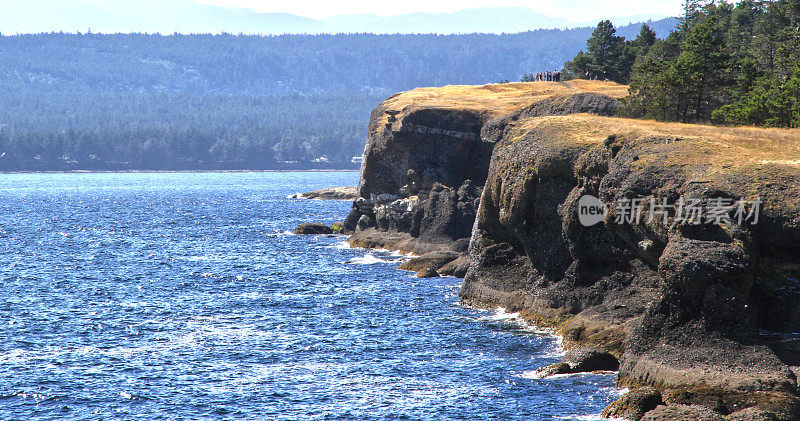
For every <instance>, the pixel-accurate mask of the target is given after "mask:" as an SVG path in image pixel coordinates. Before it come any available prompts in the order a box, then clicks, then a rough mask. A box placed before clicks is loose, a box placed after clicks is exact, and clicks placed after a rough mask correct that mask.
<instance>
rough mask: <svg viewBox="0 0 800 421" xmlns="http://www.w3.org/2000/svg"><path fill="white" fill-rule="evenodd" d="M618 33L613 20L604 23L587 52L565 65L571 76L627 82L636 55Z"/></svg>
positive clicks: (590, 42)
mask: <svg viewBox="0 0 800 421" xmlns="http://www.w3.org/2000/svg"><path fill="white" fill-rule="evenodd" d="M616 32H617V31H616V29H614V24H612V23H611V21H609V20H604V21H600V23H598V24H597V27H596V28H595V29H594V31H593V32H592V36H591V37H590V38H589V39H588V40H587V41H586V53H584V52H583V51H581V52H580V53H578V55H577V56H575V58H574V59H572V61H569V62H567V63H565V65H564V73H565V74H566V75H567V77H568V78H581V77H586V78H587V79H600V80H613V81H615V82H627V79H628V75H629V74H630V70H629V69H630V66H631V64H632V62H633V55H632V54H631V52H630V51H629V49H628V46H627V45H626V44H625V38H624V37H621V36H617V35H616Z"/></svg>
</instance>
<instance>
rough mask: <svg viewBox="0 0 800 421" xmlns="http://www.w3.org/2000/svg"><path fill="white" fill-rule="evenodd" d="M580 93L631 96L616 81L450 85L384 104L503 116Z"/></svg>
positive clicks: (411, 93) (406, 94)
mask: <svg viewBox="0 0 800 421" xmlns="http://www.w3.org/2000/svg"><path fill="white" fill-rule="evenodd" d="M580 92H597V93H602V94H606V95H608V96H611V97H614V98H622V97H624V96H626V95H627V94H628V87H627V86H626V85H620V84H617V83H614V82H605V81H590V80H573V81H568V82H518V83H503V84H491V85H483V86H470V85H448V86H443V87H440V88H418V89H414V90H412V91H407V92H403V93H400V94H398V95H395V96H394V97H392V98H390V99H389V100H387V101H386V102H384V105H385V106H386V109H387V110H396V111H402V110H405V109H407V108H408V107H414V108H425V107H437V108H449V109H464V110H470V111H480V112H486V113H489V114H492V115H502V114H505V113H509V112H513V111H516V110H518V109H521V108H524V107H526V106H528V105H530V104H532V103H534V102H537V101H541V100H543V99H546V98H549V97H552V96H558V95H570V94H576V93H580Z"/></svg>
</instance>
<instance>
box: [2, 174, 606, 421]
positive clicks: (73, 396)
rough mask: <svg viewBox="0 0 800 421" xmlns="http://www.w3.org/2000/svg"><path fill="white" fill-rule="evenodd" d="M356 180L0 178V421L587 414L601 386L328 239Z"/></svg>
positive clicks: (526, 335) (542, 338)
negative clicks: (301, 232)
mask: <svg viewBox="0 0 800 421" xmlns="http://www.w3.org/2000/svg"><path fill="white" fill-rule="evenodd" d="M357 177H358V175H357V174H356V173H201V174H196V173H180V174H175V173H168V174H161V173H151V174H20V175H15V174H7V175H0V419H2V420H28V419H97V420H101V419H147V420H151V419H164V420H184V419H185V420H194V419H264V420H273V419H275V420H284V419H285V420H304V419H308V420H311V419H314V420H317V419H319V420H383V419H411V420H444V419H466V420H470V419H474V420H486V419H502V420H556V419H594V418H597V416H596V415H593V414H597V413H599V412H600V410H601V409H602V408H603V407H605V406H606V405H607V404H608V403H610V402H611V401H612V400H613V399H615V398H616V397H617V396H618V395H617V393H618V392H617V391H616V390H615V389H614V387H613V385H614V377H613V375H597V374H588V375H579V376H567V377H561V378H555V379H536V378H533V376H532V375H531V372H532V370H534V369H536V368H537V367H539V366H542V365H546V364H550V363H553V362H556V361H558V360H559V348H558V344H557V341H556V339H555V338H554V337H551V336H547V335H544V334H537V333H535V332H533V331H532V330H531V329H530V328H528V327H526V326H524V325H523V324H521V323H520V322H519V321H517V320H516V319H514V318H512V317H511V316H510V315H506V314H504V313H503V312H501V311H495V312H486V311H478V310H473V309H468V308H463V307H460V306H459V305H458V304H457V294H458V287H459V283H460V280H458V279H453V278H442V279H433V280H431V279H416V278H414V277H411V276H410V275H409V274H408V273H405V272H401V271H398V270H397V269H396V267H397V265H398V261H399V260H400V259H401V257H399V256H396V255H392V254H389V253H382V252H375V251H366V250H359V249H348V248H345V247H344V246H343V240H344V237H341V236H330V237H326V236H310V237H307V236H295V235H289V234H288V233H287V230H291V229H292V228H294V227H295V226H296V225H297V224H299V223H301V222H305V221H321V222H327V223H332V222H335V221H338V220H342V219H343V218H344V216H345V215H346V214H347V211H348V210H349V207H350V204H349V203H347V202H323V201H302V200H291V199H286V196H287V195H288V194H292V193H295V192H300V191H308V190H313V189H316V188H321V187H330V186H338V185H354V184H355V183H356V181H357Z"/></svg>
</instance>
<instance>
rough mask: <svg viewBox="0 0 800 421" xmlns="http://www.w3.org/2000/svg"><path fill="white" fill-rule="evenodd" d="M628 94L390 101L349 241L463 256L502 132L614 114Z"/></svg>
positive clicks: (521, 93) (563, 88)
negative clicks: (534, 122)
mask: <svg viewBox="0 0 800 421" xmlns="http://www.w3.org/2000/svg"><path fill="white" fill-rule="evenodd" d="M623 93H624V88H623V87H621V86H620V85H617V84H614V83H606V82H588V81H577V82H571V83H563V84H559V83H539V84H531V83H512V84H503V85H486V86H449V87H444V88H425V89H417V90H414V91H409V92H405V93H401V94H398V95H395V96H393V97H391V98H389V99H388V100H386V101H385V102H384V103H382V104H381V105H379V106H378V107H376V108H375V110H374V111H373V112H372V116H371V119H370V125H369V137H368V140H367V144H366V147H365V153H364V161H363V164H362V168H361V179H360V182H359V187H358V190H359V195H360V196H361V198H362V200H360V201H357V202H356V203H355V204H354V206H353V210H352V212H351V213H350V215H349V216H348V218H347V220H346V221H345V227H346V228H347V229H350V230H354V231H356V235H354V236H353V237H352V238H351V239H350V241H351V243H352V244H354V245H361V246H368V247H382V248H390V249H398V250H402V251H406V252H415V253H417V254H423V253H427V252H432V251H442V250H449V251H453V252H454V253H459V252H463V251H465V250H466V244H467V242H468V240H467V239H468V238H469V237H470V235H471V232H472V226H473V223H474V221H475V215H476V214H477V207H478V202H479V197H480V194H481V191H482V188H483V185H484V184H485V182H486V177H487V173H488V170H489V161H490V159H491V156H492V151H493V149H494V146H495V144H496V143H497V142H498V141H499V140H500V139H502V133H503V130H504V128H505V127H506V126H508V125H509V124H513V122H514V121H516V120H519V119H520V118H527V117H529V116H531V115H562V114H568V113H572V112H575V111H583V112H589V111H591V112H596V113H598V114H611V113H613V112H614V110H615V109H616V107H617V104H618V102H617V100H616V99H615V98H618V97H620V96H622V95H623ZM390 234H391V235H390ZM459 240H461V241H459ZM453 243H455V244H453ZM462 269H463V270H461V271H460V272H461V274H462V275H463V271H464V270H466V266H463V268H462Z"/></svg>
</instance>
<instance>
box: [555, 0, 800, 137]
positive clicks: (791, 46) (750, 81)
mask: <svg viewBox="0 0 800 421" xmlns="http://www.w3.org/2000/svg"><path fill="white" fill-rule="evenodd" d="M564 72H565V73H566V74H567V75H568V76H571V77H582V76H587V77H590V78H598V79H608V80H614V81H618V82H622V83H630V96H629V97H628V98H627V99H626V105H625V107H624V109H623V113H625V114H627V115H629V116H631V117H641V118H652V119H657V120H665V121H680V122H712V123H718V124H732V125H757V126H768V127H800V0H774V1H755V0H743V1H740V2H737V3H728V2H724V1H723V2H718V1H701V0H688V1H686V2H685V4H684V16H683V17H682V19H681V21H680V23H679V25H678V27H677V30H675V31H673V32H672V33H670V34H669V36H667V37H666V38H664V39H657V38H656V37H654V36H653V34H652V33H651V32H650V31H648V28H646V27H643V28H642V30H641V32H640V34H639V36H638V37H637V38H636V39H635V40H633V41H626V40H625V39H624V37H622V36H620V35H617V34H616V32H615V29H614V27H613V25H612V24H611V22H608V21H603V22H600V24H599V25H598V26H597V28H596V29H595V30H594V32H593V34H592V36H591V37H590V38H589V40H588V41H587V46H586V52H583V51H581V52H579V53H578V54H577V55H576V56H575V58H573V59H572V60H571V61H570V62H567V63H566V65H565V67H564Z"/></svg>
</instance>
